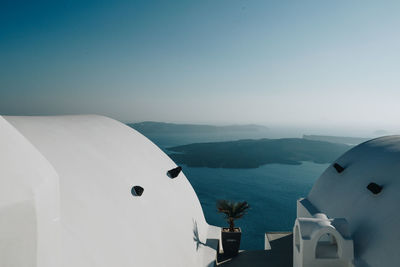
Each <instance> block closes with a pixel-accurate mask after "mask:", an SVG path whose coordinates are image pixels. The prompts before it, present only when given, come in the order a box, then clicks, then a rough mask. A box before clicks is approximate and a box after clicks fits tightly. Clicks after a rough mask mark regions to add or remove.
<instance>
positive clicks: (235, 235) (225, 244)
mask: <svg viewBox="0 0 400 267" xmlns="http://www.w3.org/2000/svg"><path fill="white" fill-rule="evenodd" d="M234 229H235V231H234V232H229V228H222V229H221V239H222V248H223V250H224V255H226V256H236V255H237V254H238V253H239V248H240V239H241V237H242V231H241V230H240V228H234Z"/></svg>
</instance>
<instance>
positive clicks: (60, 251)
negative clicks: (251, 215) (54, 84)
mask: <svg viewBox="0 0 400 267" xmlns="http://www.w3.org/2000/svg"><path fill="white" fill-rule="evenodd" d="M175 167H176V165H175V164H174V162H173V161H172V160H171V159H170V158H169V157H168V156H167V155H166V154H165V153H163V152H162V151H161V150H160V149H159V148H158V147H157V146H155V145H154V144H153V143H152V142H150V141H149V140H148V139H147V138H145V137H144V136H142V135H141V134H140V133H138V132H136V131H135V130H133V129H131V128H129V127H127V126H126V125H124V124H122V123H120V122H117V121H115V120H112V119H109V118H106V117H102V116H60V117H1V116H0V266H1V267H3V266H4V267H5V266H7V267H55V266H57V267H64V266H65V267H67V266H68V267H70V266H74V267H89V266H96V267H102V266H104V267H110V266H185V267H186V266H213V265H214V260H215V255H216V251H215V248H216V244H217V239H218V237H219V234H220V232H219V229H218V228H217V227H213V226H210V225H208V224H207V223H206V221H205V218H204V215H203V211H202V208H201V206H200V203H199V201H198V199H197V196H196V194H195V192H194V190H193V188H192V187H191V185H190V183H189V182H188V180H187V179H186V177H185V176H184V174H183V173H181V174H180V175H179V176H178V177H177V178H175V179H171V178H169V177H168V176H167V171H168V170H170V169H172V168H175ZM135 185H139V186H142V187H143V188H144V193H143V195H142V196H140V197H138V196H133V195H132V194H131V188H132V186H135Z"/></svg>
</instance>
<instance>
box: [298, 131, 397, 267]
mask: <svg viewBox="0 0 400 267" xmlns="http://www.w3.org/2000/svg"><path fill="white" fill-rule="evenodd" d="M399 175H400V136H389V137H382V138H378V139H374V140H371V141H368V142H365V143H363V144H360V145H358V146H356V147H354V148H353V149H351V150H350V151H348V152H347V153H345V154H344V155H342V156H341V157H340V158H338V159H337V161H336V162H335V163H334V164H332V165H331V166H330V167H329V168H328V169H327V170H326V171H325V172H324V173H323V174H322V175H321V177H320V178H319V179H318V180H317V182H316V183H315V185H314V187H313V188H312V190H311V192H310V193H309V195H308V196H307V198H304V199H300V200H299V201H298V203H297V220H296V223H295V226H294V241H293V260H294V266H310V267H311V266H357V267H379V266H382V267H386V266H400V253H399V247H398V245H399V243H400V230H399V227H400V212H399V207H400V179H399Z"/></svg>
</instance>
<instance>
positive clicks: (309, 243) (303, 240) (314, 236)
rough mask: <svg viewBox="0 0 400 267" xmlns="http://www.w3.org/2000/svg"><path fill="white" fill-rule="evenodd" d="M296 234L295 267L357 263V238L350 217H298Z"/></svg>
mask: <svg viewBox="0 0 400 267" xmlns="http://www.w3.org/2000/svg"><path fill="white" fill-rule="evenodd" d="M294 233H295V234H294V248H293V266H295V267H320V266H324V267H350V266H353V240H351V237H350V234H349V231H348V224H347V222H346V220H344V219H334V220H330V219H328V218H327V216H326V215H325V214H322V213H318V214H315V215H314V216H313V217H312V218H297V219H296V222H295V225H294Z"/></svg>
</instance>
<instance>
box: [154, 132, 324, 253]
mask: <svg viewBox="0 0 400 267" xmlns="http://www.w3.org/2000/svg"><path fill="white" fill-rule="evenodd" d="M147 137H149V138H150V139H151V140H152V141H153V142H154V143H156V144H157V145H158V146H159V147H160V148H162V149H163V150H164V151H166V148H167V147H170V146H175V145H182V144H189V143H194V142H209V141H225V140H230V139H244V138H249V137H250V138H251V137H254V138H261V137H262V136H249V135H245V134H242V135H238V134H232V135H231V136H216V135H212V136H207V135H205V134H201V135H192V136H191V135H189V134H185V135H182V136H179V135H171V134H169V135H149V136H147ZM166 152H168V151H166ZM182 167H183V172H184V173H185V175H186V177H187V178H188V179H189V181H190V183H191V184H192V186H193V188H194V190H195V191H196V193H197V196H198V197H199V200H200V203H201V205H202V207H203V211H204V215H205V217H206V220H207V222H208V223H209V224H212V225H217V226H224V227H225V226H226V225H227V224H226V222H225V220H224V219H223V217H222V215H221V214H219V213H217V211H216V202H217V200H219V199H228V200H236V201H244V200H245V201H247V202H248V203H249V204H250V206H251V209H250V210H249V212H248V214H247V215H246V216H245V217H243V218H242V219H239V220H237V223H236V225H237V226H239V227H241V228H242V231H243V234H242V243H241V249H246V250H250V249H251V250H255V249H264V233H265V232H267V231H285V230H292V227H293V223H294V220H295V218H296V200H297V199H298V198H300V197H303V196H306V195H307V193H308V192H309V191H310V189H311V187H312V185H313V184H314V182H315V181H316V180H317V179H318V177H319V176H320V175H321V174H322V172H323V171H324V170H325V169H326V168H327V167H328V164H315V163H311V162H303V164H301V165H283V164H270V165H264V166H262V167H259V168H255V169H221V168H219V169H213V168H191V167H187V166H185V165H182Z"/></svg>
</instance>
